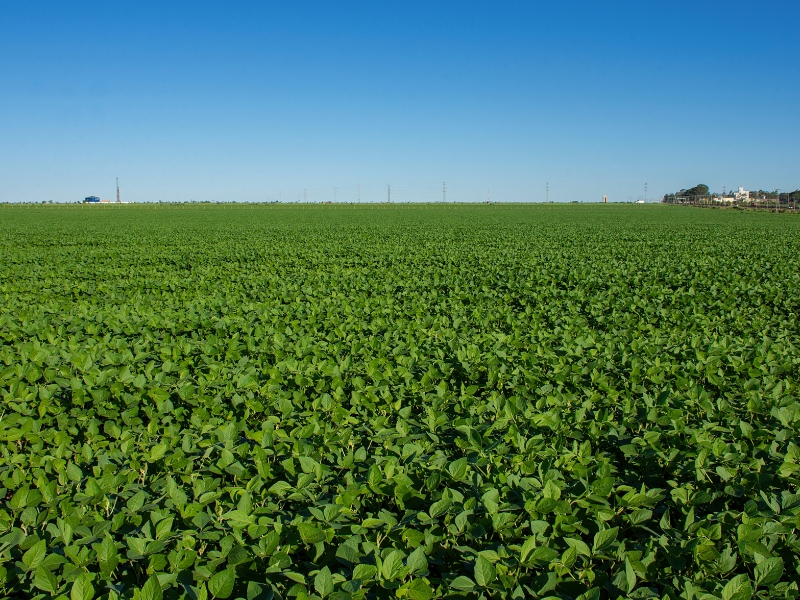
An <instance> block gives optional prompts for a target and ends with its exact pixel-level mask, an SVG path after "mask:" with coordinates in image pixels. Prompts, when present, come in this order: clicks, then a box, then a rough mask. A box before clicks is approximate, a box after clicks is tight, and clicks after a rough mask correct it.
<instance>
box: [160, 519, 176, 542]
mask: <svg viewBox="0 0 800 600" xmlns="http://www.w3.org/2000/svg"><path fill="white" fill-rule="evenodd" d="M174 521H175V519H173V518H172V517H167V518H166V519H161V520H160V521H159V522H158V525H156V539H157V540H163V539H165V538H167V537H169V535H170V534H171V533H172V523H173V522H174Z"/></svg>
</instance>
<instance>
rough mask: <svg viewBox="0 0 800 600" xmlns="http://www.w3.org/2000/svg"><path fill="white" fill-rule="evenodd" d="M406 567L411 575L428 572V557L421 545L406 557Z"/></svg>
mask: <svg viewBox="0 0 800 600" xmlns="http://www.w3.org/2000/svg"><path fill="white" fill-rule="evenodd" d="M406 569H407V570H408V574H409V575H414V574H417V573H427V571H428V558H427V557H426V556H425V550H424V549H423V548H422V546H420V547H419V548H417V549H416V550H414V551H413V552H412V553H411V554H409V555H408V558H407V559H406Z"/></svg>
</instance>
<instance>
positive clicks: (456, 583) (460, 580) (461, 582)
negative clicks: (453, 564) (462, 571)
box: [450, 575, 475, 592]
mask: <svg viewBox="0 0 800 600" xmlns="http://www.w3.org/2000/svg"><path fill="white" fill-rule="evenodd" d="M450 587H451V588H453V589H454V590H459V591H461V592H469V591H471V590H473V589H475V582H474V581H472V579H470V578H469V577H466V576H464V575H459V576H458V577H456V578H455V579H454V580H453V581H452V582H451V583H450Z"/></svg>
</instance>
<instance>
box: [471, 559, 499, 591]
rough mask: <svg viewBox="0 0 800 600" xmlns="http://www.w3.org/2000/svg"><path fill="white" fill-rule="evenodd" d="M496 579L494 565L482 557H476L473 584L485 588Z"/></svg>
mask: <svg viewBox="0 0 800 600" xmlns="http://www.w3.org/2000/svg"><path fill="white" fill-rule="evenodd" d="M495 577H497V572H496V571H495V568H494V565H493V564H492V563H491V562H490V561H489V560H487V559H485V558H484V557H483V556H478V558H477V560H476V561H475V583H477V584H478V585H479V586H481V587H486V586H488V585H489V584H490V583H492V581H494V579H495Z"/></svg>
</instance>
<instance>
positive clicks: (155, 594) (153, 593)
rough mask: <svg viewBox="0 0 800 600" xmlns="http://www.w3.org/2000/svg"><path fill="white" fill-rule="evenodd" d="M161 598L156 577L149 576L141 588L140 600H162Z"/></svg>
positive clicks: (159, 585)
mask: <svg viewBox="0 0 800 600" xmlns="http://www.w3.org/2000/svg"><path fill="white" fill-rule="evenodd" d="M163 597H164V594H163V592H162V591H161V584H160V583H159V582H158V577H156V576H155V575H151V576H150V577H149V579H148V580H147V581H146V582H145V584H144V585H143V586H142V590H141V598H142V600H162V598H163Z"/></svg>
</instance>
